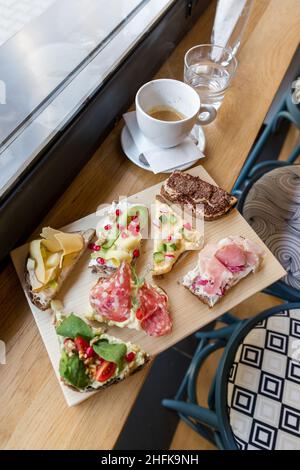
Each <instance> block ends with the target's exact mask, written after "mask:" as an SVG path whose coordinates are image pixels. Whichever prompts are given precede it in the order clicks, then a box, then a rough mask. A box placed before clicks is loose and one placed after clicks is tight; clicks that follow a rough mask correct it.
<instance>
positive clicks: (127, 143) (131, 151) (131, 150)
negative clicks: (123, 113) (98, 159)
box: [121, 125, 205, 173]
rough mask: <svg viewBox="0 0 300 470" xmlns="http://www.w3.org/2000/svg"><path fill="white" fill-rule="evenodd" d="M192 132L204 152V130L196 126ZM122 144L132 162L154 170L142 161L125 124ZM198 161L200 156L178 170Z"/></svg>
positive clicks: (170, 171) (148, 169)
mask: <svg viewBox="0 0 300 470" xmlns="http://www.w3.org/2000/svg"><path fill="white" fill-rule="evenodd" d="M191 134H192V135H193V136H194V137H195V138H196V139H197V140H198V144H197V146H198V148H199V150H200V151H201V152H204V148H205V135H204V131H203V129H202V127H200V126H194V127H193V129H192V132H191ZM197 134H198V135H197ZM121 146H122V149H123V152H124V153H125V155H126V156H127V158H129V160H130V161H132V163H134V164H135V165H137V166H139V167H140V168H143V169H144V170H147V171H152V170H151V168H150V166H149V165H146V164H145V163H143V162H141V160H140V159H139V155H140V153H139V151H138V149H137V147H136V145H135V143H134V141H133V139H132V137H131V134H130V132H129V130H128V128H127V126H126V125H124V127H123V129H122V132H121ZM197 161H198V158H197V160H194V161H193V162H190V163H187V164H186V165H182V166H180V167H178V168H177V169H178V170H187V169H188V168H190V167H191V166H193V165H194V164H195V163H196V162H197ZM172 171H173V170H167V171H163V172H162V173H172Z"/></svg>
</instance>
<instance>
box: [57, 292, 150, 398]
mask: <svg viewBox="0 0 300 470" xmlns="http://www.w3.org/2000/svg"><path fill="white" fill-rule="evenodd" d="M55 302H56V301H55ZM55 302H54V303H55ZM53 310H54V311H55V314H56V324H55V329H56V333H57V336H58V338H59V343H60V347H61V358H60V363H59V374H60V377H61V380H62V381H63V383H64V384H65V385H66V386H68V387H71V388H72V389H74V390H77V391H79V392H89V391H93V390H100V389H103V388H105V387H107V386H109V385H112V384H114V383H116V382H120V381H121V380H124V379H125V378H126V377H128V376H129V375H131V374H133V373H134V372H136V371H137V370H139V369H141V368H142V367H143V366H144V365H145V364H146V363H147V362H148V361H149V355H148V354H147V353H145V352H144V351H143V350H142V349H141V348H140V347H139V346H137V345H135V344H132V343H130V342H125V341H122V340H120V339H118V338H115V337H114V336H111V335H108V334H106V333H105V332H104V330H103V329H101V328H93V327H92V326H90V325H88V324H87V323H86V322H85V321H84V320H83V319H82V318H80V317H79V316H77V315H75V314H73V313H71V314H70V315H68V316H65V315H63V314H62V313H61V311H59V310H57V308H55V307H53Z"/></svg>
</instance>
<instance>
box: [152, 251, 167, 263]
mask: <svg viewBox="0 0 300 470" xmlns="http://www.w3.org/2000/svg"><path fill="white" fill-rule="evenodd" d="M153 259H154V261H155V263H162V262H163V261H165V255H164V254H163V253H161V252H160V251H157V252H156V253H153Z"/></svg>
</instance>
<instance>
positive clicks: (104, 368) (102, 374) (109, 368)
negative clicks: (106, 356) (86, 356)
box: [95, 361, 117, 382]
mask: <svg viewBox="0 0 300 470" xmlns="http://www.w3.org/2000/svg"><path fill="white" fill-rule="evenodd" d="M116 368H117V365H116V364H115V363H114V362H109V361H103V363H102V364H101V365H100V366H99V367H97V370H96V376H95V380H97V381H98V382H106V381H107V380H108V379H110V378H111V377H112V376H113V375H114V373H115V371H116Z"/></svg>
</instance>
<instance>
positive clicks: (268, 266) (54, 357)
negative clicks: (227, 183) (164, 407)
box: [11, 166, 285, 406]
mask: <svg viewBox="0 0 300 470" xmlns="http://www.w3.org/2000/svg"><path fill="white" fill-rule="evenodd" d="M189 173H191V174H192V175H198V176H200V177H201V178H202V179H204V180H206V181H209V182H210V183H214V181H213V180H212V178H211V177H210V176H209V175H208V173H207V172H206V171H205V170H204V168H203V167H202V166H198V167H196V168H193V169H192V170H189ZM219 183H220V184H222V182H221V181H220V182H219ZM160 186H161V183H160V184H157V185H155V186H152V187H151V188H148V189H145V190H144V191H141V192H140V193H137V194H135V195H133V196H131V197H129V198H128V201H129V202H133V203H142V204H146V205H147V206H148V207H150V205H151V203H152V202H154V199H155V195H156V194H158V193H159V191H160ZM101 217H103V212H101V211H99V212H98V213H97V214H90V215H88V216H87V217H84V218H82V219H80V220H77V221H76V222H73V223H72V224H69V225H68V226H66V227H64V229H66V230H68V231H74V230H82V229H87V228H95V227H96V226H97V224H98V223H99V221H100V220H101ZM230 235H243V236H245V237H248V238H250V239H251V240H253V241H256V242H257V243H259V244H260V245H263V246H264V249H265V251H266V257H265V261H264V264H263V267H262V269H261V270H260V271H259V272H258V273H256V274H254V275H253V274H250V275H249V276H248V277H247V278H245V279H244V280H242V281H241V282H240V283H239V284H238V285H236V286H235V287H234V288H232V289H231V290H230V291H229V292H228V294H227V295H226V296H225V297H224V299H222V300H220V302H219V303H217V304H216V305H215V306H214V307H213V308H212V309H210V308H208V306H207V305H204V304H203V303H202V302H201V301H200V300H198V299H197V298H196V297H195V296H194V295H193V294H191V293H190V292H189V291H188V290H187V289H185V288H184V287H183V286H182V285H180V284H179V281H180V279H181V278H182V277H183V275H184V274H185V273H186V272H187V271H189V270H190V269H191V268H192V267H194V265H195V263H196V261H197V256H198V252H188V253H187V254H185V255H183V256H182V257H181V258H180V259H179V260H178V262H177V264H176V265H175V266H174V268H173V270H172V271H171V272H170V273H168V274H166V275H164V276H159V277H154V278H153V281H154V282H155V283H156V284H158V285H159V286H161V287H162V288H163V289H164V290H165V291H166V292H167V294H168V296H169V301H170V311H171V314H172V318H173V331H172V333H171V334H169V335H167V336H163V337H160V338H153V337H149V336H146V334H145V333H144V332H143V331H140V332H137V331H135V330H130V329H126V328H124V329H122V328H118V327H113V328H110V329H109V333H110V334H112V335H115V336H118V337H120V338H122V339H124V340H127V341H128V340H130V341H132V342H134V343H136V344H139V345H140V346H141V347H142V348H143V349H145V350H146V351H147V352H148V353H149V354H150V355H153V356H154V355H156V354H159V353H160V352H162V351H164V350H166V349H167V348H169V347H170V346H172V345H174V344H175V343H177V342H178V341H180V340H182V339H183V338H185V337H186V336H189V335H190V334H192V333H194V332H195V331H197V330H199V329H200V328H202V327H203V326H204V325H206V324H207V323H209V322H211V321H212V320H214V319H216V318H217V317H219V316H220V315H222V314H223V313H225V312H227V311H228V310H230V309H231V308H233V307H234V306H236V305H237V304H239V303H241V302H242V301H243V300H245V299H246V298H247V297H249V296H251V295H253V294H255V293H256V292H258V291H261V290H262V289H263V288H265V287H267V286H268V285H270V284H272V283H273V282H275V281H277V280H278V279H280V278H281V277H283V276H284V275H285V270H284V269H283V267H282V266H281V265H280V264H279V262H278V261H277V260H276V258H275V257H274V256H273V255H272V253H271V252H270V251H269V250H268V248H267V247H266V246H265V245H264V244H263V242H262V241H261V240H260V238H259V237H258V236H257V235H256V233H255V232H254V231H253V230H252V228H251V227H250V225H248V223H247V222H246V221H245V219H244V218H243V217H242V216H241V215H240V214H239V212H238V211H237V210H236V209H234V210H233V211H232V212H231V213H230V214H228V215H226V216H224V217H222V218H221V219H218V220H216V221H213V222H205V223H204V237H205V243H214V242H217V241H218V240H220V239H221V238H224V237H227V236H230ZM27 252H28V245H27V244H26V245H23V246H21V247H19V248H17V249H15V250H14V251H13V252H12V253H11V257H12V260H13V263H14V265H15V269H16V271H17V273H18V276H19V279H20V282H21V284H22V286H23V289H24V292H25V295H26V296H27V294H26V290H25V285H24V275H23V273H24V264H25V259H26V256H27ZM89 256H90V252H89V250H87V251H86V253H85V255H84V256H83V257H82V258H81V260H80V261H79V262H78V264H77V265H76V266H75V268H74V270H73V272H72V273H71V275H70V277H69V278H68V279H67V280H66V281H65V284H64V285H63V287H62V290H61V291H60V292H59V295H58V298H59V299H60V300H61V301H62V302H63V304H64V306H65V311H66V312H67V313H71V312H74V313H76V314H77V315H81V316H83V317H84V315H85V314H86V313H87V312H89V311H90V306H89V290H90V288H91V287H92V286H93V285H94V284H95V283H96V281H97V275H96V274H92V273H91V271H90V270H89V269H88V262H89ZM151 259H152V241H151V240H150V239H149V240H144V241H143V242H142V248H141V256H140V258H139V262H138V265H137V271H138V274H140V275H143V274H145V272H146V273H147V272H149V266H151ZM27 299H28V303H29V306H30V308H31V311H32V313H33V315H34V318H35V321H36V323H37V326H38V328H39V331H40V333H41V336H42V338H43V341H44V343H45V346H46V348H47V351H48V354H49V356H50V359H51V362H52V364H53V367H54V370H55V373H56V375H57V377H58V379H59V376H58V363H59V358H60V351H59V347H58V340H57V337H56V334H55V330H54V326H53V324H52V318H51V314H50V313H49V312H42V311H40V310H39V309H38V308H36V307H35V306H34V305H33V304H32V303H31V302H30V300H29V298H28V296H27ZM258 312H259V306H258V311H257V312H253V313H258ZM60 384H61V387H62V390H63V393H64V396H65V398H66V401H67V403H68V405H69V406H72V405H75V404H78V403H80V402H81V401H83V400H85V399H87V398H88V397H89V396H90V395H92V394H94V393H96V392H90V393H80V392H76V391H73V390H71V389H69V388H68V387H66V386H64V385H63V384H62V383H61V382H60ZM104 393H105V392H104ZM99 399H100V398H99Z"/></svg>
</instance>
